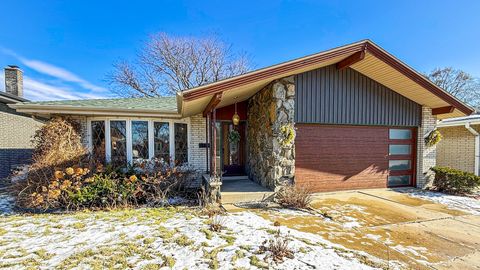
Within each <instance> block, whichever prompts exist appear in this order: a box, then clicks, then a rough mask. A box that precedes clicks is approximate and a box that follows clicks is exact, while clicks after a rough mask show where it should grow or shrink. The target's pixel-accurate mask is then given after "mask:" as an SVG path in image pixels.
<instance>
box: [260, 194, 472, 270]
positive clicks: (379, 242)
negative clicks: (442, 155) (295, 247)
mask: <svg viewBox="0 0 480 270" xmlns="http://www.w3.org/2000/svg"><path fill="white" fill-rule="evenodd" d="M412 192H413V193H412ZM416 194H417V195H418V194H420V195H421V194H428V195H430V196H432V198H434V197H433V196H437V195H435V193H431V192H430V193H421V192H419V191H418V190H405V189H398V190H392V189H388V190H387V189H376V190H362V191H349V192H337V193H323V194H316V195H315V199H314V201H313V204H312V205H313V207H314V208H315V209H316V210H317V211H319V212H321V213H322V214H323V215H324V217H321V216H313V215H310V216H309V215H298V214H290V215H288V214H285V213H284V212H283V213H278V214H274V213H271V212H270V213H263V214H262V215H263V216H264V217H266V218H268V219H270V220H273V221H278V222H280V223H281V224H282V225H285V226H288V227H290V228H293V229H297V230H300V231H304V232H310V233H315V234H318V235H321V236H322V237H323V238H325V239H327V240H329V241H330V242H333V243H336V244H340V245H342V246H344V247H346V248H348V249H353V250H357V251H364V252H366V253H369V254H370V255H373V256H375V257H378V258H381V259H384V260H387V261H390V262H392V264H393V262H394V261H397V262H401V263H402V264H403V265H405V266H407V267H409V268H413V269H480V215H479V214H480V201H478V205H477V204H476V203H477V202H476V201H475V200H473V199H468V200H470V202H471V204H470V206H472V205H473V207H474V209H473V210H472V209H469V208H465V209H466V211H469V212H466V211H461V210H458V209H452V204H450V203H449V204H441V203H435V202H434V201H432V200H426V199H421V198H417V197H413V196H411V195H416ZM432 194H434V195H432ZM442 196H443V195H442ZM425 197H426V198H429V197H428V196H425ZM445 197H448V198H453V199H452V200H453V201H455V200H456V201H457V203H458V206H460V208H461V207H462V206H463V205H464V203H462V200H463V198H461V197H453V196H445ZM434 199H436V200H437V201H442V202H443V201H448V200H446V199H445V198H443V197H441V198H440V197H439V198H434ZM472 202H473V203H472ZM477 210H478V212H477Z"/></svg>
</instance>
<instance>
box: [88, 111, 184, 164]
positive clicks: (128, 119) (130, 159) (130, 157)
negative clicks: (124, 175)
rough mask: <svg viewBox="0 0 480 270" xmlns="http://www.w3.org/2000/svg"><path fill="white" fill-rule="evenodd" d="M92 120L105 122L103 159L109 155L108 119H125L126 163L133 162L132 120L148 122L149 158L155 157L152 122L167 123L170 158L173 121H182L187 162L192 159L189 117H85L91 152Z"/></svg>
mask: <svg viewBox="0 0 480 270" xmlns="http://www.w3.org/2000/svg"><path fill="white" fill-rule="evenodd" d="M92 121H104V122H105V160H106V162H110V161H111V160H112V156H111V138H110V121H126V129H127V130H126V136H127V138H126V143H127V163H128V164H130V165H131V164H133V152H132V151H133V149H132V121H147V122H148V156H149V159H152V158H154V157H155V153H154V145H155V142H154V133H153V128H154V126H153V125H154V124H153V123H154V122H164V123H168V127H169V140H170V142H169V149H170V158H171V159H174V158H175V131H174V130H173V129H172V127H173V126H174V124H175V123H182V124H186V125H187V145H188V151H187V155H188V156H187V162H188V163H191V162H192V159H191V156H192V153H191V151H192V150H191V149H192V145H191V143H192V138H191V136H192V134H191V123H190V118H183V119H171V118H154V117H89V118H88V119H87V138H88V151H89V152H90V153H91V152H92V150H93V140H92V139H93V138H92Z"/></svg>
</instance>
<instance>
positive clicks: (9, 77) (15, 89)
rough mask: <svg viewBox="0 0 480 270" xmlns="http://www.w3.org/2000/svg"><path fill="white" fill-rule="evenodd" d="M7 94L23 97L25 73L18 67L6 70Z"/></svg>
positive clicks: (8, 67)
mask: <svg viewBox="0 0 480 270" xmlns="http://www.w3.org/2000/svg"><path fill="white" fill-rule="evenodd" d="M5 92H7V93H9V94H12V95H15V96H17V97H23V71H22V70H21V69H20V68H19V67H17V66H10V65H9V66H7V67H6V68H5Z"/></svg>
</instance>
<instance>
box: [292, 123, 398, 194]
mask: <svg viewBox="0 0 480 270" xmlns="http://www.w3.org/2000/svg"><path fill="white" fill-rule="evenodd" d="M296 128H297V136H296V139H295V147H296V151H295V153H296V158H295V182H296V184H299V185H307V186H309V187H311V188H312V189H313V190H314V191H316V192H318V191H333V190H346V189H362V188H383V187H386V186H387V176H388V160H387V155H388V128H387V127H362V126H326V125H318V124H297V125H296Z"/></svg>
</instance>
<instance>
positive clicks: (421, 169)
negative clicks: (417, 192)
mask: <svg viewBox="0 0 480 270" xmlns="http://www.w3.org/2000/svg"><path fill="white" fill-rule="evenodd" d="M436 121H437V119H436V118H435V116H433V115H432V109H430V108H428V107H422V123H421V126H420V127H419V128H418V138H417V187H418V188H424V187H426V186H428V185H429V184H430V183H431V181H432V180H433V172H432V171H430V168H431V167H434V166H435V164H436V153H437V149H436V148H437V147H436V146H431V147H427V146H426V145H425V137H426V136H427V135H428V134H429V133H430V132H431V131H432V130H434V129H435V126H436Z"/></svg>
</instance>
